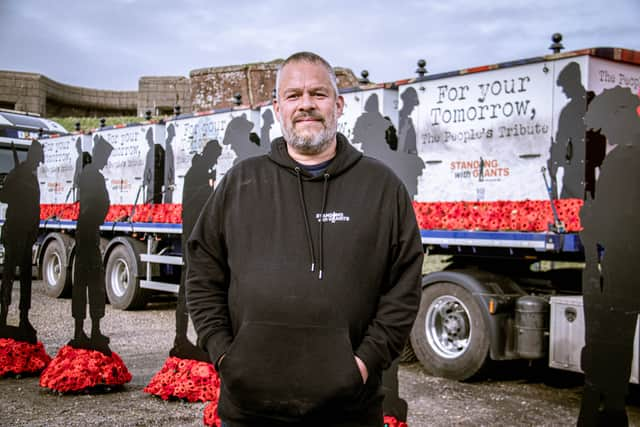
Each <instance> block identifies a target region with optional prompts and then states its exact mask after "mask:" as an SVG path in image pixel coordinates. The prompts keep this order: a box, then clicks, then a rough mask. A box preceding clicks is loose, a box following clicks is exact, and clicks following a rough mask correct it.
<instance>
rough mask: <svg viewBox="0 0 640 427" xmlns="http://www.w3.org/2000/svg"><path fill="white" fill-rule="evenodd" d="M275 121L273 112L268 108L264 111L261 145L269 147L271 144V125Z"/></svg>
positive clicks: (265, 147)
mask: <svg viewBox="0 0 640 427" xmlns="http://www.w3.org/2000/svg"><path fill="white" fill-rule="evenodd" d="M274 123H275V120H274V119H273V113H272V112H271V110H269V109H266V110H264V113H262V128H260V146H261V147H262V148H264V149H268V148H269V147H270V146H271V126H273V124H274Z"/></svg>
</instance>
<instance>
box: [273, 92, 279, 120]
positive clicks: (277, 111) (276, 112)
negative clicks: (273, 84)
mask: <svg viewBox="0 0 640 427" xmlns="http://www.w3.org/2000/svg"><path fill="white" fill-rule="evenodd" d="M273 112H274V113H275V114H276V121H277V122H280V104H278V99H277V98H276V99H274V100H273Z"/></svg>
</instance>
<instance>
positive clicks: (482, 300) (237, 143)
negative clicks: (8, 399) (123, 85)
mask: <svg viewBox="0 0 640 427" xmlns="http://www.w3.org/2000/svg"><path fill="white" fill-rule="evenodd" d="M639 82H640V53H639V52H636V51H630V50H625V49H618V48H593V49H584V50H579V51H573V52H565V53H554V54H550V55H546V56H541V57H535V58H529V59H522V60H517V61H513V62H507V63H501V64H495V65H489V66H482V67H475V68H470V69H465V70H458V71H454V72H449V73H443V74H435V75H428V74H424V73H422V72H421V73H420V75H419V76H418V77H415V78H411V79H405V80H398V81H395V82H389V83H382V84H371V83H364V84H361V85H360V86H358V87H355V88H350V89H345V90H342V91H341V95H342V96H343V97H344V98H345V112H344V114H343V116H342V117H341V118H340V119H339V122H338V127H339V131H340V132H342V133H344V134H345V135H346V136H347V137H348V138H349V139H350V141H351V142H352V144H353V145H354V146H355V147H356V148H358V149H359V150H361V151H362V152H363V153H364V154H365V155H369V156H372V157H375V158H378V159H379V160H381V161H383V162H384V163H386V164H387V165H388V166H390V167H391V168H392V169H393V170H394V172H395V173H396V174H397V175H398V176H399V177H400V178H401V179H402V180H403V182H404V183H405V185H406V187H407V190H408V192H409V193H410V195H411V197H412V198H413V203H414V209H415V212H416V218H417V220H418V224H419V228H420V233H421V239H422V243H423V246H424V249H425V254H426V255H427V257H426V259H427V260H432V259H437V260H444V261H446V262H445V263H442V264H438V265H436V266H435V267H434V266H433V265H432V266H431V269H430V270H431V271H430V272H429V273H427V274H425V275H424V276H423V280H422V286H423V292H422V300H421V304H420V311H419V314H418V318H417V321H416V322H415V325H414V327H413V331H412V333H411V340H410V346H411V347H412V349H413V351H414V352H415V355H416V356H417V358H418V359H419V360H420V362H421V363H422V364H423V365H424V367H425V369H426V370H427V371H428V372H429V373H431V374H433V375H437V376H443V377H447V378H452V379H458V380H466V379H469V378H471V377H473V376H476V375H478V374H479V373H481V372H482V371H483V369H484V368H485V367H486V366H487V364H488V362H489V361H491V360H495V361H501V360H514V359H526V360H535V359H544V358H547V357H548V360H549V365H550V366H552V367H554V368H559V369H567V370H572V371H580V369H581V367H580V351H581V349H582V347H583V345H584V314H583V311H582V283H581V282H582V272H583V266H584V261H585V256H584V248H583V245H582V242H581V239H580V231H581V230H582V226H581V220H580V210H581V207H582V206H583V205H584V203H585V200H589V199H590V198H593V195H594V189H595V183H596V181H597V177H598V174H599V167H600V165H601V164H602V161H603V160H604V158H605V157H606V154H607V152H608V150H609V149H610V148H611V147H608V146H607V141H606V138H605V137H604V136H603V135H601V134H600V133H599V132H598V131H597V130H593V129H587V127H586V126H585V124H584V120H583V117H584V114H585V113H586V111H587V110H588V105H589V102H590V101H591V100H592V99H594V98H596V97H597V96H598V95H600V94H601V93H602V92H603V91H604V90H608V89H611V88H614V87H617V86H620V87H622V88H624V89H625V90H629V91H630V92H631V93H634V94H636V93H638V88H639V85H640V83H639ZM639 120H640V118H639ZM275 122H276V121H275V116H274V114H273V107H272V106H271V104H265V105H259V106H238V107H235V108H231V109H227V110H221V111H208V112H201V113H193V114H177V115H175V116H173V117H170V118H168V119H167V120H164V121H159V122H151V121H145V122H142V123H139V124H135V125H127V126H124V125H123V126H114V127H104V128H100V129H96V130H94V131H91V132H76V133H72V134H70V135H64V136H58V137H51V138H41V142H42V143H43V144H44V147H45V164H44V165H43V166H41V169H40V171H39V180H40V186H41V200H42V205H41V236H40V238H39V239H38V243H37V245H36V247H35V248H34V264H35V265H36V266H37V267H38V270H39V271H40V272H41V274H42V278H43V280H44V283H45V288H46V289H47V293H48V294H49V295H50V296H52V297H61V296H64V295H68V294H69V291H70V289H71V286H72V277H73V274H72V272H73V260H74V230H75V225H76V219H77V202H76V200H77V197H76V194H75V191H76V189H75V187H74V174H75V173H77V171H78V167H81V166H77V165H82V163H83V162H86V157H87V154H88V153H90V151H91V146H92V144H93V143H94V141H95V140H96V139H97V138H104V139H105V140H107V141H108V142H109V143H110V144H111V145H112V146H113V147H114V151H113V153H112V156H111V157H110V160H109V163H108V165H107V167H106V168H105V169H104V171H103V173H104V175H105V179H106V180H107V188H108V191H109V196H110V200H111V209H110V211H109V214H108V216H107V220H106V222H105V223H104V224H103V225H102V226H101V227H100V237H101V248H102V252H103V259H104V265H105V274H106V286H107V295H108V298H109V301H110V303H111V304H112V305H113V306H114V307H116V308H120V309H134V308H140V307H143V306H144V304H145V303H146V301H147V299H148V297H149V295H150V293H151V292H158V291H160V292H173V293H176V292H177V291H178V288H179V283H180V273H181V269H182V268H183V257H182V247H181V233H182V225H181V221H182V204H181V203H182V200H184V199H183V196H184V183H185V176H186V175H187V174H188V173H189V170H190V169H191V168H193V167H194V165H195V164H196V163H197V162H204V163H205V164H206V165H207V167H206V168H205V170H206V173H204V174H203V178H201V179H206V180H208V181H209V183H210V185H211V188H212V189H213V188H214V187H215V185H217V183H218V182H219V181H220V179H222V177H223V176H224V174H225V173H226V171H227V170H228V169H229V168H231V167H232V166H233V164H234V163H237V162H238V161H240V160H242V159H244V158H247V157H251V156H255V155H261V154H264V153H266V152H268V150H269V141H271V140H272V139H273V138H274V137H275V136H279V129H278V127H277V125H275ZM207 147H208V148H207ZM212 147H213V148H212ZM83 159H84V160H83ZM434 270H435V271H434ZM635 339H636V343H635V347H634V348H637V347H638V343H637V341H638V335H637V331H636V338H635ZM633 366H634V368H633V374H632V377H631V381H632V382H638V372H637V371H638V368H637V367H638V355H637V354H635V355H634V365H633Z"/></svg>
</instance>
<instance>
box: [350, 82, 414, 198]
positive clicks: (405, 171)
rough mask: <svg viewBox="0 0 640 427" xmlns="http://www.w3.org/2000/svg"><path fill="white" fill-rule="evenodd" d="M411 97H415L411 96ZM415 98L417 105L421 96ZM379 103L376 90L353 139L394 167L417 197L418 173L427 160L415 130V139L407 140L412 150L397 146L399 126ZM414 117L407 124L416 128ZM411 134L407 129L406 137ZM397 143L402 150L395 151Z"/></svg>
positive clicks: (410, 191) (369, 99)
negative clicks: (419, 149) (419, 150)
mask: <svg viewBox="0 0 640 427" xmlns="http://www.w3.org/2000/svg"><path fill="white" fill-rule="evenodd" d="M410 89H411V88H410ZM411 90H413V89H411ZM413 92H414V93H415V90H413ZM408 97H409V98H410V99H412V98H411V95H409V96H408ZM415 101H416V103H415V104H411V105H413V107H415V105H417V95H416V98H415ZM378 105H379V104H378V95H377V94H375V93H374V94H372V95H370V96H369V98H367V101H366V102H365V107H364V113H362V115H360V117H358V119H357V120H356V123H355V125H354V128H353V142H354V143H362V151H363V152H364V154H366V155H367V156H370V157H373V158H375V159H377V160H380V161H381V162H383V163H385V164H386V165H387V166H389V167H390V168H392V169H393V170H394V171H395V173H396V174H397V175H398V177H399V178H400V179H401V180H402V182H403V183H404V185H405V187H406V188H407V191H408V192H409V195H410V196H411V197H412V198H413V197H414V196H415V195H416V194H417V193H418V184H417V179H418V176H419V175H420V174H421V173H422V169H424V162H423V161H422V159H420V157H419V156H418V152H417V150H416V148H415V147H416V142H415V130H414V131H413V138H414V140H413V142H407V141H406V140H405V144H408V145H409V147H410V150H409V151H407V150H406V149H405V145H401V146H399V147H397V139H395V138H394V137H395V128H394V126H393V124H392V123H391V121H390V120H389V119H388V118H386V117H384V116H383V115H382V114H380V111H379V108H378ZM413 107H411V109H413ZM403 110H404V108H403ZM406 111H409V110H406ZM410 113H411V111H409V113H408V114H410ZM410 120H411V119H408V121H407V120H405V123H408V124H409V125H410V126H411V127H413V124H412V123H411V122H410ZM401 135H402V131H401ZM410 135H411V132H405V137H406V136H410ZM394 146H396V147H397V148H398V150H394V149H393V148H394Z"/></svg>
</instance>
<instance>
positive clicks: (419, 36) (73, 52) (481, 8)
mask: <svg viewBox="0 0 640 427" xmlns="http://www.w3.org/2000/svg"><path fill="white" fill-rule="evenodd" d="M554 32H561V33H562V34H563V35H564V40H563V44H564V45H565V47H566V50H577V49H582V48H587V47H596V46H611V47H624V48H628V49H635V50H640V0H556V1H549V0H537V1H521V0H438V1H434V0H423V1H404V2H403V1H399V2H391V1H386V2H378V1H367V0H360V1H357V2H349V1H334V0H329V1H285V0H263V1H262V2H257V1H253V2H252V1H244V0H230V1H212V0H210V1H206V0H187V1H181V0H173V1H165V0H113V1H94V0H84V1H71V0H0V52H1V55H0V69H2V70H16V71H27V72H35V73H41V74H44V75H46V76H48V77H50V78H52V79H54V80H57V81H59V82H62V83H67V84H72V85H76V86H85V87H91V88H98V89H118V90H137V88H138V79H139V78H140V77H141V76H153V75H156V76H167V75H182V76H188V75H189V71H191V70H193V69H197V68H204V67H212V66H222V65H233V64H243V63H247V62H260V61H270V60H273V59H276V58H285V57H287V56H288V55H289V54H291V53H293V52H296V51H299V50H311V51H314V52H316V53H319V54H321V55H323V56H324V57H325V58H327V59H328V60H329V61H330V62H331V63H332V64H333V65H337V66H343V67H348V68H351V69H352V70H353V71H354V72H355V73H356V75H359V74H360V71H361V70H363V69H367V70H368V71H369V73H370V79H371V80H373V81H376V82H381V81H385V82H386V81H395V80H399V79H403V78H408V77H412V76H414V75H415V74H414V71H415V69H416V61H417V60H418V59H419V58H424V59H426V60H427V69H428V71H429V73H431V74H433V73H440V72H446V71H453V70H456V69H461V68H469V67H474V66H479V65H488V64H494V63H499V62H503V61H511V60H516V59H523V58H529V57H533V56H540V55H544V54H547V53H549V52H550V51H549V49H548V48H549V45H550V44H551V40H550V38H551V34H553V33H554Z"/></svg>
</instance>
